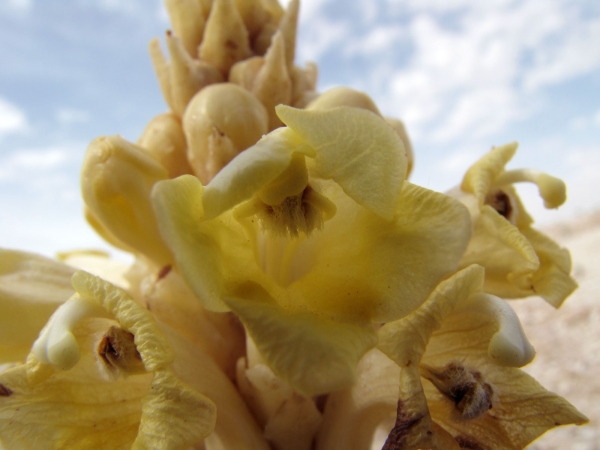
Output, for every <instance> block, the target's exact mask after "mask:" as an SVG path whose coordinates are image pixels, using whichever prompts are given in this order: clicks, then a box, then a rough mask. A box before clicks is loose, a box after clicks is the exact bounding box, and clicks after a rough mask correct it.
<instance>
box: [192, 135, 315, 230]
mask: <svg viewBox="0 0 600 450" xmlns="http://www.w3.org/2000/svg"><path fill="white" fill-rule="evenodd" d="M296 152H297V153H301V154H304V155H307V156H313V155H314V150H312V149H311V148H310V147H309V146H308V145H307V144H305V143H304V142H302V141H301V140H300V139H299V138H298V136H297V135H296V134H295V133H294V132H293V131H291V130H289V129H287V128H279V129H277V130H275V131H273V132H271V133H269V134H268V135H266V136H264V137H263V138H262V139H261V140H260V141H258V142H257V143H256V145H254V146H252V147H250V148H249V149H247V150H245V151H244V152H242V153H240V154H239V155H238V156H237V157H236V158H235V159H234V160H233V161H231V162H230V163H229V164H228V165H227V166H226V167H225V168H224V169H223V170H221V172H219V174H218V175H217V176H216V177H215V178H213V180H212V181H211V182H210V183H209V184H208V186H206V188H205V192H204V194H203V196H202V199H203V200H202V201H203V208H204V216H203V217H204V218H205V219H210V218H213V217H216V216H218V215H219V214H221V213H223V212H224V211H227V210H228V209H231V208H232V207H234V206H235V205H238V204H240V203H241V202H243V201H244V200H248V199H249V198H250V197H252V195H253V194H255V193H256V192H258V191H259V190H260V189H261V188H262V187H263V186H265V185H267V184H268V183H269V182H271V181H273V180H275V179H276V178H277V176H278V175H280V174H281V173H282V172H283V171H284V170H285V169H286V168H287V167H288V166H289V164H290V162H291V160H292V155H293V154H294V153H296Z"/></svg>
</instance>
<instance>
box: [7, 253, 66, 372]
mask: <svg viewBox="0 0 600 450" xmlns="http://www.w3.org/2000/svg"><path fill="white" fill-rule="evenodd" d="M74 272H75V269H74V268H72V267H69V266H67V265H66V264H63V263H60V262H58V261H54V260H52V259H49V258H45V257H43V256H39V255H34V254H32V253H26V252H20V251H16V250H4V249H0V311H1V313H0V342H1V345H0V363H5V362H11V361H24V360H25V357H26V356H27V354H28V353H29V350H30V348H31V345H32V344H33V342H34V341H35V339H36V338H37V335H38V333H39V332H40V330H41V329H42V327H43V326H44V324H45V323H46V322H47V321H48V319H49V318H50V316H51V315H52V313H53V312H54V311H55V310H56V308H58V307H59V306H60V305H61V304H62V303H64V302H65V301H66V300H67V299H68V298H69V297H71V295H73V294H74V292H75V291H74V289H73V287H72V286H71V277H72V276H73V273H74Z"/></svg>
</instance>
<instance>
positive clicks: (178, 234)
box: [152, 153, 261, 311]
mask: <svg viewBox="0 0 600 450" xmlns="http://www.w3.org/2000/svg"><path fill="white" fill-rule="evenodd" d="M242 155H243V153H242ZM221 173H222V172H221ZM204 189H206V188H203V187H202V185H201V184H200V181H199V180H198V179H197V178H196V177H193V176H191V175H184V176H181V177H179V178H176V179H174V180H168V181H163V182H160V183H157V185H156V187H155V188H154V190H153V193H152V200H153V204H154V208H155V210H156V216H157V219H158V224H159V228H160V230H161V233H162V235H163V238H164V240H165V242H167V244H168V245H169V247H170V248H171V249H172V251H173V254H174V255H175V259H176V262H177V265H178V268H179V270H180V271H181V274H182V275H183V277H184V279H185V280H186V282H187V283H188V285H189V286H190V287H191V288H192V290H193V291H194V293H195V294H196V296H197V297H198V299H200V301H201V302H202V304H203V305H204V307H205V308H207V309H209V310H211V311H228V310H229V307H228V306H227V305H226V304H225V303H224V302H223V300H222V297H223V295H224V292H225V288H226V286H231V285H232V284H235V283H236V282H239V281H240V280H256V279H260V277H261V272H260V269H258V267H257V266H256V262H255V258H254V253H253V251H252V248H251V246H250V245H249V242H248V238H247V237H246V235H245V234H244V230H243V228H242V226H241V225H240V224H239V223H238V221H237V220H235V219H234V218H233V217H232V214H231V212H227V213H224V214H221V215H220V216H219V217H218V218H216V219H214V220H203V219H204V210H203V190H204Z"/></svg>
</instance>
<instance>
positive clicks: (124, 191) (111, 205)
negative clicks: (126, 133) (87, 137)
mask: <svg viewBox="0 0 600 450" xmlns="http://www.w3.org/2000/svg"><path fill="white" fill-rule="evenodd" d="M166 178H167V172H166V170H165V169H164V168H163V167H162V166H161V165H160V164H158V163H157V162H156V161H155V160H154V158H152V157H151V156H150V155H149V154H148V153H147V152H146V151H145V150H144V149H142V148H141V147H138V146H137V145H134V144H131V143H129V142H127V141H126V140H124V139H123V138H121V137H120V136H109V137H100V138H98V139H95V140H94V141H92V143H91V144H90V146H89V147H88V150H87V153H86V155H85V159H84V161H83V169H82V172H81V192H82V195H83V200H84V202H85V204H86V205H87V207H88V208H89V210H90V213H91V215H92V216H93V217H94V218H95V220H96V221H97V222H98V223H99V224H100V225H101V227H102V228H103V229H105V230H106V231H107V233H108V234H109V235H110V236H113V237H114V239H116V240H118V241H121V242H123V243H124V244H125V245H126V246H127V247H130V248H132V249H135V251H136V252H137V253H139V254H143V255H145V256H146V257H148V258H150V259H151V260H152V261H154V262H155V263H157V264H158V265H160V266H164V265H166V264H169V263H170V262H171V254H170V252H169V250H168V248H167V246H166V245H165V244H164V242H163V240H162V238H161V237H160V233H159V231H158V227H157V224H156V219H155V217H154V211H153V210H152V206H151V203H150V191H151V190H152V186H153V185H154V183H156V182H157V181H159V180H164V179H166Z"/></svg>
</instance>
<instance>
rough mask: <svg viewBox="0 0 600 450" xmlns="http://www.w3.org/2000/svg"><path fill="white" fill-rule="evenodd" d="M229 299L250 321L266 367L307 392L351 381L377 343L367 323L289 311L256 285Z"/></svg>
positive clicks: (321, 391) (247, 323) (332, 388)
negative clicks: (362, 323) (362, 358)
mask: <svg viewBox="0 0 600 450" xmlns="http://www.w3.org/2000/svg"><path fill="white" fill-rule="evenodd" d="M242 295H243V297H242ZM226 302H227V304H228V305H229V306H230V307H231V309H232V310H233V311H234V312H235V313H236V314H237V315H238V316H239V317H240V319H241V320H242V322H243V323H244V325H245V326H246V329H247V330H248V333H249V334H250V336H251V337H252V339H253V340H254V342H255V343H256V346H257V348H258V350H259V352H260V353H261V355H262V357H263V358H264V359H265V361H266V362H267V364H268V366H269V367H270V368H271V369H272V370H273V371H274V372H275V373H276V374H277V375H279V376H280V377H281V378H283V379H284V380H285V381H286V382H287V383H289V384H290V386H292V387H293V388H294V389H296V390H297V391H298V392H300V393H301V394H303V395H318V394H324V393H327V392H331V391H335V390H339V389H343V388H346V387H349V386H350V385H352V383H353V382H354V381H355V377H356V364H357V363H358V361H359V359H360V358H361V357H362V356H363V355H364V354H365V353H366V352H367V351H368V350H369V349H370V348H372V347H374V346H375V344H376V343H377V338H376V334H375V331H374V329H373V328H372V327H371V326H370V325H369V324H364V325H358V324H351V323H340V322H336V321H333V320H331V319H328V318H327V317H319V316H317V315H315V314H311V313H306V312H286V311H284V310H283V309H282V308H281V307H279V306H278V305H277V304H276V303H275V301H274V300H273V299H272V298H270V297H269V296H268V294H267V293H266V292H264V291H262V289H260V288H259V287H257V286H254V287H252V286H248V287H247V288H246V289H245V291H244V292H240V296H238V297H228V298H227V299H226Z"/></svg>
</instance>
